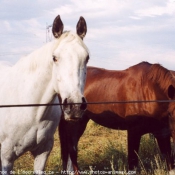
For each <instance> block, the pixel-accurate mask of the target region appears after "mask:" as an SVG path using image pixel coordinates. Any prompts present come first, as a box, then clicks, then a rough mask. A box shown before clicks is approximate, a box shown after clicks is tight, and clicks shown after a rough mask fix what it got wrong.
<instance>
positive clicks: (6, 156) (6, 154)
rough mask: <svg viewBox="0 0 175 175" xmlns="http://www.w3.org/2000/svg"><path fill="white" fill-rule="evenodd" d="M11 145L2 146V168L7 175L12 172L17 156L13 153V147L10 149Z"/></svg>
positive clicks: (3, 144)
mask: <svg viewBox="0 0 175 175" xmlns="http://www.w3.org/2000/svg"><path fill="white" fill-rule="evenodd" d="M9 145H10V144H5V143H2V144H1V166H2V172H3V174H5V175H9V174H10V171H12V170H13V165H14V161H15V159H16V155H15V154H14V152H13V149H12V147H9Z"/></svg>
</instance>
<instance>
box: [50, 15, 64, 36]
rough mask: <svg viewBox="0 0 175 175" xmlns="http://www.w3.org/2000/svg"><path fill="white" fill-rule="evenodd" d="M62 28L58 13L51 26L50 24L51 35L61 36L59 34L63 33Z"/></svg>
mask: <svg viewBox="0 0 175 175" xmlns="http://www.w3.org/2000/svg"><path fill="white" fill-rule="evenodd" d="M63 28H64V25H63V23H62V21H61V18H60V15H58V16H57V17H56V18H55V20H54V22H53V26H52V33H53V36H54V37H55V38H59V37H60V36H61V34H62V33H63Z"/></svg>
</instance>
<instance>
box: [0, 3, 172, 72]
mask: <svg viewBox="0 0 175 175" xmlns="http://www.w3.org/2000/svg"><path fill="white" fill-rule="evenodd" d="M58 14H59V15H60V16H61V19H62V21H63V23H64V29H65V30H73V31H75V27H76V24H77V22H78V20H79V17H80V16H83V17H84V18H85V19H86V22H87V27H88V32H87V35H86V37H85V39H84V42H85V43H86V45H87V46H88V48H89V50H90V58H91V59H90V62H89V63H88V64H89V65H91V66H98V67H104V68H107V69H126V68H128V67H129V66H132V65H134V64H137V63H139V62H141V61H148V62H151V63H160V64H162V65H163V66H165V67H166V68H168V69H173V70H175V0H146V1H145V0H25V1H24V0H13V1H12V0H0V24H1V25H0V26H1V27H0V60H1V61H2V60H4V61H8V62H10V63H12V64H14V63H15V62H17V61H18V59H20V58H21V57H22V56H24V55H27V54H29V53H30V52H32V51H33V50H35V49H37V48H39V47H41V46H42V45H43V44H45V43H46V42H47V41H48V40H51V39H52V36H51V28H49V30H46V27H47V26H49V25H51V24H52V22H53V20H54V18H55V17H56V16H57V15H58ZM46 34H47V35H46Z"/></svg>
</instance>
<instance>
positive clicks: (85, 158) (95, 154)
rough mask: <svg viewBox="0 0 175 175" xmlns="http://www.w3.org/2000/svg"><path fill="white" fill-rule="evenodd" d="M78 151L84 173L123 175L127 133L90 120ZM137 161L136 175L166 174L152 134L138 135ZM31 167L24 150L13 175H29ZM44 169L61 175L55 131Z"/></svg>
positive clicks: (125, 161) (29, 156) (125, 163)
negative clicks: (140, 138) (139, 139)
mask: <svg viewBox="0 0 175 175" xmlns="http://www.w3.org/2000/svg"><path fill="white" fill-rule="evenodd" d="M78 153H79V154H78V163H79V167H80V169H81V170H82V172H83V173H85V174H88V173H90V172H91V171H92V170H93V171H94V172H95V173H96V174H101V173H105V172H110V171H113V174H121V173H124V174H126V173H125V171H126V169H127V133H126V131H120V130H111V129H108V128H104V127H102V126H100V125H97V124H95V123H93V122H92V121H91V122H89V123H88V126H87V129H86V131H85V133H84V135H83V136H82V137H81V139H80V142H79V152H78ZM139 160H140V163H139V167H138V169H137V170H136V174H138V175H166V174H167V170H166V169H167V168H166V164H165V162H164V161H162V160H161V158H160V154H159V149H158V147H157V144H156V141H155V140H154V139H153V138H152V137H151V138H150V135H148V134H147V135H145V136H143V137H142V140H141V146H140V150H139ZM32 170H33V157H32V156H31V155H30V153H26V154H25V155H23V156H22V157H20V158H19V159H18V160H17V161H16V162H15V167H14V171H15V174H21V175H22V174H32ZM98 170H99V171H98ZM46 172H47V173H54V174H61V173H60V172H61V158H60V145H59V139H58V133H57V132H56V133H55V143H54V148H53V150H52V152H51V155H50V157H49V160H48V162H47V166H46ZM86 172H87V173H86ZM130 173H132V172H130ZM133 173H134V172H133Z"/></svg>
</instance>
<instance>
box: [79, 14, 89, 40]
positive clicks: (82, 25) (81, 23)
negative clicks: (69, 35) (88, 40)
mask: <svg viewBox="0 0 175 175" xmlns="http://www.w3.org/2000/svg"><path fill="white" fill-rule="evenodd" d="M86 32H87V26H86V21H85V19H84V18H83V17H82V16H81V17H80V19H79V21H78V23H77V34H78V35H79V36H80V38H81V39H83V38H84V37H85V35H86Z"/></svg>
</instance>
